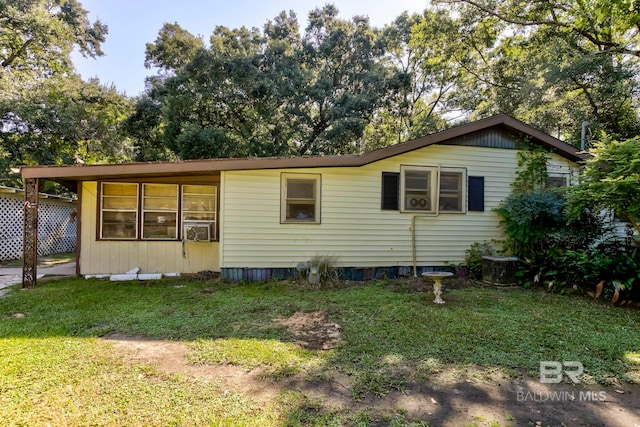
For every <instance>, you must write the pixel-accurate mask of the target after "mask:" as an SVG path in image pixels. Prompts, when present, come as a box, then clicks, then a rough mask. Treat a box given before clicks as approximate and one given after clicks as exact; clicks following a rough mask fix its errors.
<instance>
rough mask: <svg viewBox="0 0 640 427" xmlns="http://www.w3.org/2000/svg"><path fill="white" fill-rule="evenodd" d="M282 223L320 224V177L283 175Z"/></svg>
mask: <svg viewBox="0 0 640 427" xmlns="http://www.w3.org/2000/svg"><path fill="white" fill-rule="evenodd" d="M280 222H281V223H313V224H319V223H320V175H312V174H291V173H283V174H282V181H281V207H280Z"/></svg>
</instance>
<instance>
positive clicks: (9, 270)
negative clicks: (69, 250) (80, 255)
mask: <svg viewBox="0 0 640 427" xmlns="http://www.w3.org/2000/svg"><path fill="white" fill-rule="evenodd" d="M37 273H38V278H41V277H44V276H75V275H76V263H75V262H65V263H63V264H57V265H52V266H50V267H38V271H37ZM17 283H22V267H0V289H3V288H6V287H9V286H12V285H15V284H17Z"/></svg>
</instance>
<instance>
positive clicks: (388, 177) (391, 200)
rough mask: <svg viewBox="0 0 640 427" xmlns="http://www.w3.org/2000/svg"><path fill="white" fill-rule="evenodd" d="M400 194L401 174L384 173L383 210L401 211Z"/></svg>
mask: <svg viewBox="0 0 640 427" xmlns="http://www.w3.org/2000/svg"><path fill="white" fill-rule="evenodd" d="M399 192H400V174H399V173H397V172H382V209H383V210H392V211H397V210H399V209H400V206H399V203H398V199H399V198H398V194H399Z"/></svg>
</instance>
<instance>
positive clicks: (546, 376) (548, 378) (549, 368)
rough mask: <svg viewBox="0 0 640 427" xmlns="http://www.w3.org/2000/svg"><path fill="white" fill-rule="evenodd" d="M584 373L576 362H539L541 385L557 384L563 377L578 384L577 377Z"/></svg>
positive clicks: (581, 366)
mask: <svg viewBox="0 0 640 427" xmlns="http://www.w3.org/2000/svg"><path fill="white" fill-rule="evenodd" d="M583 372H584V366H583V365H582V363H580V362H577V361H569V362H556V361H551V360H545V361H542V362H540V382H541V383H543V384H558V383H561V382H562V379H563V378H564V376H566V377H567V378H569V379H570V380H571V381H573V383H574V384H578V383H579V382H580V380H579V379H578V377H579V376H580V375H582V373H583Z"/></svg>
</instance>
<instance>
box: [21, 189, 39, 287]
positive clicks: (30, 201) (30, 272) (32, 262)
mask: <svg viewBox="0 0 640 427" xmlns="http://www.w3.org/2000/svg"><path fill="white" fill-rule="evenodd" d="M38 187H39V186H38V179H37V178H27V179H25V180H24V209H23V210H24V229H23V238H22V259H23V264H22V287H23V288H31V287H33V286H35V285H36V275H37V267H38Z"/></svg>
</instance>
